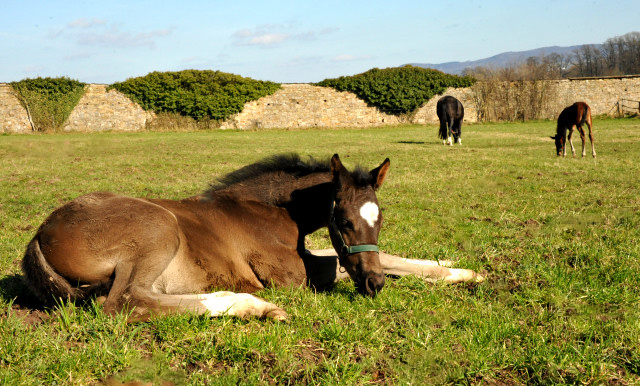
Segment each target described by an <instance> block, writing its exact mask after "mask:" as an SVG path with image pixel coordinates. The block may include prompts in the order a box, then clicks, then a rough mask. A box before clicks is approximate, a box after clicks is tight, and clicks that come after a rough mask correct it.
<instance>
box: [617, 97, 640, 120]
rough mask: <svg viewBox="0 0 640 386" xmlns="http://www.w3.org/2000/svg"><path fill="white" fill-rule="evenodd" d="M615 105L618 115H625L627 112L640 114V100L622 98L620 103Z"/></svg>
mask: <svg viewBox="0 0 640 386" xmlns="http://www.w3.org/2000/svg"><path fill="white" fill-rule="evenodd" d="M615 107H616V110H617V113H618V116H623V115H625V114H640V101H636V100H632V99H625V98H621V99H620V100H619V101H618V103H616V106H615Z"/></svg>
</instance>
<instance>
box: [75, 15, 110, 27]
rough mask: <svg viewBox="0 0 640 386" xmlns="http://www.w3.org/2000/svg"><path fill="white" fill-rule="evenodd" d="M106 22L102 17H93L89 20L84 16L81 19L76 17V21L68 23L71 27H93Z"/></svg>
mask: <svg viewBox="0 0 640 386" xmlns="http://www.w3.org/2000/svg"><path fill="white" fill-rule="evenodd" d="M105 24H106V22H105V21H104V20H102V19H91V20H87V19H85V18H84V17H81V18H80V19H76V20H74V21H72V22H71V23H68V24H67V27H71V28H91V27H95V26H103V25H105Z"/></svg>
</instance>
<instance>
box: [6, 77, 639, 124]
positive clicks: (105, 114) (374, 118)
mask: <svg viewBox="0 0 640 386" xmlns="http://www.w3.org/2000/svg"><path fill="white" fill-rule="evenodd" d="M549 82H551V87H550V90H551V91H550V95H553V98H552V100H550V101H549V103H550V104H551V107H552V108H549V109H548V111H549V113H548V115H549V116H547V118H550V119H555V118H556V117H557V114H559V112H560V111H561V110H562V109H563V108H564V107H566V106H568V105H570V104H572V103H573V102H575V101H584V102H587V104H589V105H590V106H591V109H592V113H593V115H602V114H609V115H615V114H617V112H618V111H617V103H618V101H619V100H620V99H623V98H624V99H630V100H636V101H640V76H634V77H616V78H599V79H576V80H554V81H549ZM106 88H107V86H105V85H99V84H91V85H88V86H87V88H86V91H85V95H84V96H83V97H82V98H81V99H80V102H79V103H78V105H77V106H76V108H75V109H74V110H73V112H72V113H71V116H70V117H69V119H68V120H67V122H66V124H65V126H64V130H65V131H105V130H113V131H137V130H143V129H144V128H145V126H146V123H147V121H148V120H150V119H153V117H154V114H153V113H149V112H145V111H144V110H143V109H142V108H141V107H140V106H139V105H138V104H136V103H134V102H132V101H131V100H129V99H128V98H127V97H126V96H124V95H123V94H121V93H119V92H118V91H115V90H110V91H108V92H107V90H106ZM442 95H452V96H455V97H456V98H458V99H459V100H460V101H461V102H462V103H463V105H464V108H465V121H466V122H476V121H477V109H476V103H475V101H474V95H473V91H472V90H471V88H461V89H448V90H447V91H446V92H445V93H444V94H442ZM442 95H436V96H434V97H433V98H432V99H431V100H430V101H428V102H427V103H425V105H423V106H422V107H420V108H419V109H418V110H417V111H416V112H415V113H414V114H413V115H412V116H411V117H410V118H408V119H407V118H405V119H404V120H403V119H401V118H398V117H396V116H393V115H388V114H384V113H381V112H380V111H379V110H378V109H376V108H374V107H370V106H368V105H367V104H366V103H365V102H364V101H362V100H360V99H358V98H357V97H356V96H355V95H354V94H352V93H349V92H338V91H335V90H333V89H331V88H327V87H317V86H312V85H310V84H284V85H282V88H281V89H280V90H279V91H277V92H276V93H274V94H273V95H270V96H266V97H264V98H261V99H259V100H257V101H253V102H249V103H247V104H246V105H245V107H244V110H243V111H242V112H241V113H239V114H237V115H235V116H233V117H231V118H229V119H228V120H227V121H225V122H223V123H222V126H221V127H222V128H225V129H229V128H238V129H256V128H305V127H366V126H383V125H396V124H399V123H403V122H411V123H416V124H425V123H436V122H438V117H437V115H436V103H437V101H438V99H439V98H440V97H441V96H442ZM9 132H10V133H30V132H31V125H30V124H29V120H28V118H27V113H26V111H25V109H24V108H23V107H22V106H21V105H20V103H19V101H18V99H17V98H16V97H15V95H13V92H12V89H11V86H10V85H8V84H0V133H9Z"/></svg>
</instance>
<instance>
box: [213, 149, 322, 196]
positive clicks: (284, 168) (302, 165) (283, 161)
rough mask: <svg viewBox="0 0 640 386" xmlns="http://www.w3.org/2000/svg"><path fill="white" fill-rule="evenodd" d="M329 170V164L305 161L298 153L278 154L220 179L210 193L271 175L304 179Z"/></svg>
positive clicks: (309, 159) (310, 160) (312, 160)
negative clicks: (284, 174) (286, 175)
mask: <svg viewBox="0 0 640 386" xmlns="http://www.w3.org/2000/svg"><path fill="white" fill-rule="evenodd" d="M329 170H330V167H329V162H320V161H317V160H316V159H314V158H313V157H309V158H308V159H307V160H306V161H304V160H302V158H301V157H300V155H299V154H296V153H287V154H277V155H274V156H271V157H267V158H264V159H262V160H260V161H257V162H255V163H252V164H250V165H247V166H244V167H242V168H240V169H238V170H235V171H233V172H231V173H229V174H227V175H225V176H224V177H220V178H219V179H218V180H217V181H216V182H214V183H212V184H211V186H210V189H209V192H214V191H217V190H222V189H225V188H228V187H231V186H232V185H236V184H240V183H242V182H245V181H248V180H251V179H255V178H256V177H260V176H262V175H265V174H269V173H277V172H282V173H286V174H289V175H292V176H294V177H303V176H306V175H309V174H311V173H316V172H328V171H329Z"/></svg>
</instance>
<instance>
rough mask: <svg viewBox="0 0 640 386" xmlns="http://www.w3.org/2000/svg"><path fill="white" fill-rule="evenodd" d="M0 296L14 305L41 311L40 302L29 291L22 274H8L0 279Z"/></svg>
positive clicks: (42, 307) (42, 308)
mask: <svg viewBox="0 0 640 386" xmlns="http://www.w3.org/2000/svg"><path fill="white" fill-rule="evenodd" d="M0 298H1V299H2V300H3V301H4V302H5V303H10V302H13V306H14V307H16V306H17V307H18V308H27V309H31V310H38V311H43V310H44V309H45V307H44V306H43V305H42V302H40V301H39V300H38V298H36V297H35V295H33V293H31V290H29V287H27V285H26V284H25V282H24V280H23V279H22V275H8V276H5V277H3V278H2V279H0Z"/></svg>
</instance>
